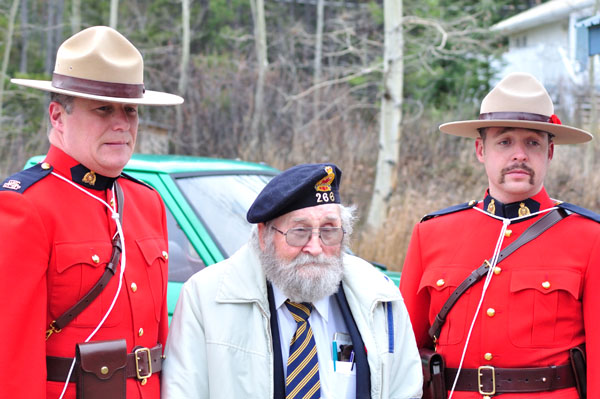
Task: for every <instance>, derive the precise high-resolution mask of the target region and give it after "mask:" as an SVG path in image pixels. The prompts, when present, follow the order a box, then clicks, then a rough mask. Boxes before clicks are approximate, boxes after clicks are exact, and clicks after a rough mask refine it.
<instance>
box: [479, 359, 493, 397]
mask: <svg viewBox="0 0 600 399" xmlns="http://www.w3.org/2000/svg"><path fill="white" fill-rule="evenodd" d="M482 370H490V371H491V372H492V390H491V391H484V390H483V389H482V388H483V384H481V377H482V373H481V371H482ZM477 386H478V387H479V393H480V394H481V395H488V396H492V395H495V394H496V371H495V370H494V367H493V366H479V367H478V368H477Z"/></svg>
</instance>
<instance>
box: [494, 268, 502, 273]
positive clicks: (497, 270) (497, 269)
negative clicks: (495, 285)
mask: <svg viewBox="0 0 600 399" xmlns="http://www.w3.org/2000/svg"><path fill="white" fill-rule="evenodd" d="M500 273H502V269H501V268H500V267H498V266H495V267H494V274H495V275H498V274H500Z"/></svg>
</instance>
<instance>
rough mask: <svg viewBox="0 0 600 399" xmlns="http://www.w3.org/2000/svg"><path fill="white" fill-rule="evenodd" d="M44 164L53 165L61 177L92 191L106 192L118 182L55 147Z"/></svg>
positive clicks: (51, 149) (114, 178) (49, 151)
mask: <svg viewBox="0 0 600 399" xmlns="http://www.w3.org/2000/svg"><path fill="white" fill-rule="evenodd" d="M44 162H47V163H49V164H50V165H52V167H53V168H54V170H55V171H56V172H57V173H59V174H60V175H62V176H64V177H66V178H69V179H71V181H73V182H74V183H77V184H79V185H80V186H82V187H85V188H89V189H92V190H98V191H104V190H106V189H109V188H111V187H112V185H113V183H114V181H115V180H117V178H116V177H106V176H103V175H101V174H98V173H95V172H94V171H92V170H90V169H88V168H87V167H85V166H83V165H82V164H80V163H79V162H77V161H76V160H75V159H73V158H72V157H70V156H69V155H67V153H65V152H64V151H62V150H61V149H59V148H58V147H55V146H50V149H49V150H48V154H47V155H46V159H44Z"/></svg>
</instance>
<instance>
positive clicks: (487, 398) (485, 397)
mask: <svg viewBox="0 0 600 399" xmlns="http://www.w3.org/2000/svg"><path fill="white" fill-rule="evenodd" d="M481 399H492V397H491V396H487V395H485V396H483V397H482V398H481Z"/></svg>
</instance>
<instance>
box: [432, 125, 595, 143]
mask: <svg viewBox="0 0 600 399" xmlns="http://www.w3.org/2000/svg"><path fill="white" fill-rule="evenodd" d="M484 127H516V128H521V129H533V130H541V131H544V132H548V133H552V134H553V135H554V138H553V140H552V141H553V142H554V144H579V143H585V142H587V141H590V140H592V139H593V136H592V135H591V134H590V133H588V132H586V131H585V130H582V129H578V128H576V127H570V126H566V125H557V124H553V123H546V122H534V121H523V120H513V119H493V120H474V121H457V122H448V123H444V124H442V125H440V131H442V132H443V133H447V134H452V135H454V136H461V137H469V138H473V139H475V138H477V137H479V132H478V131H477V129H481V128H484Z"/></svg>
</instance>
